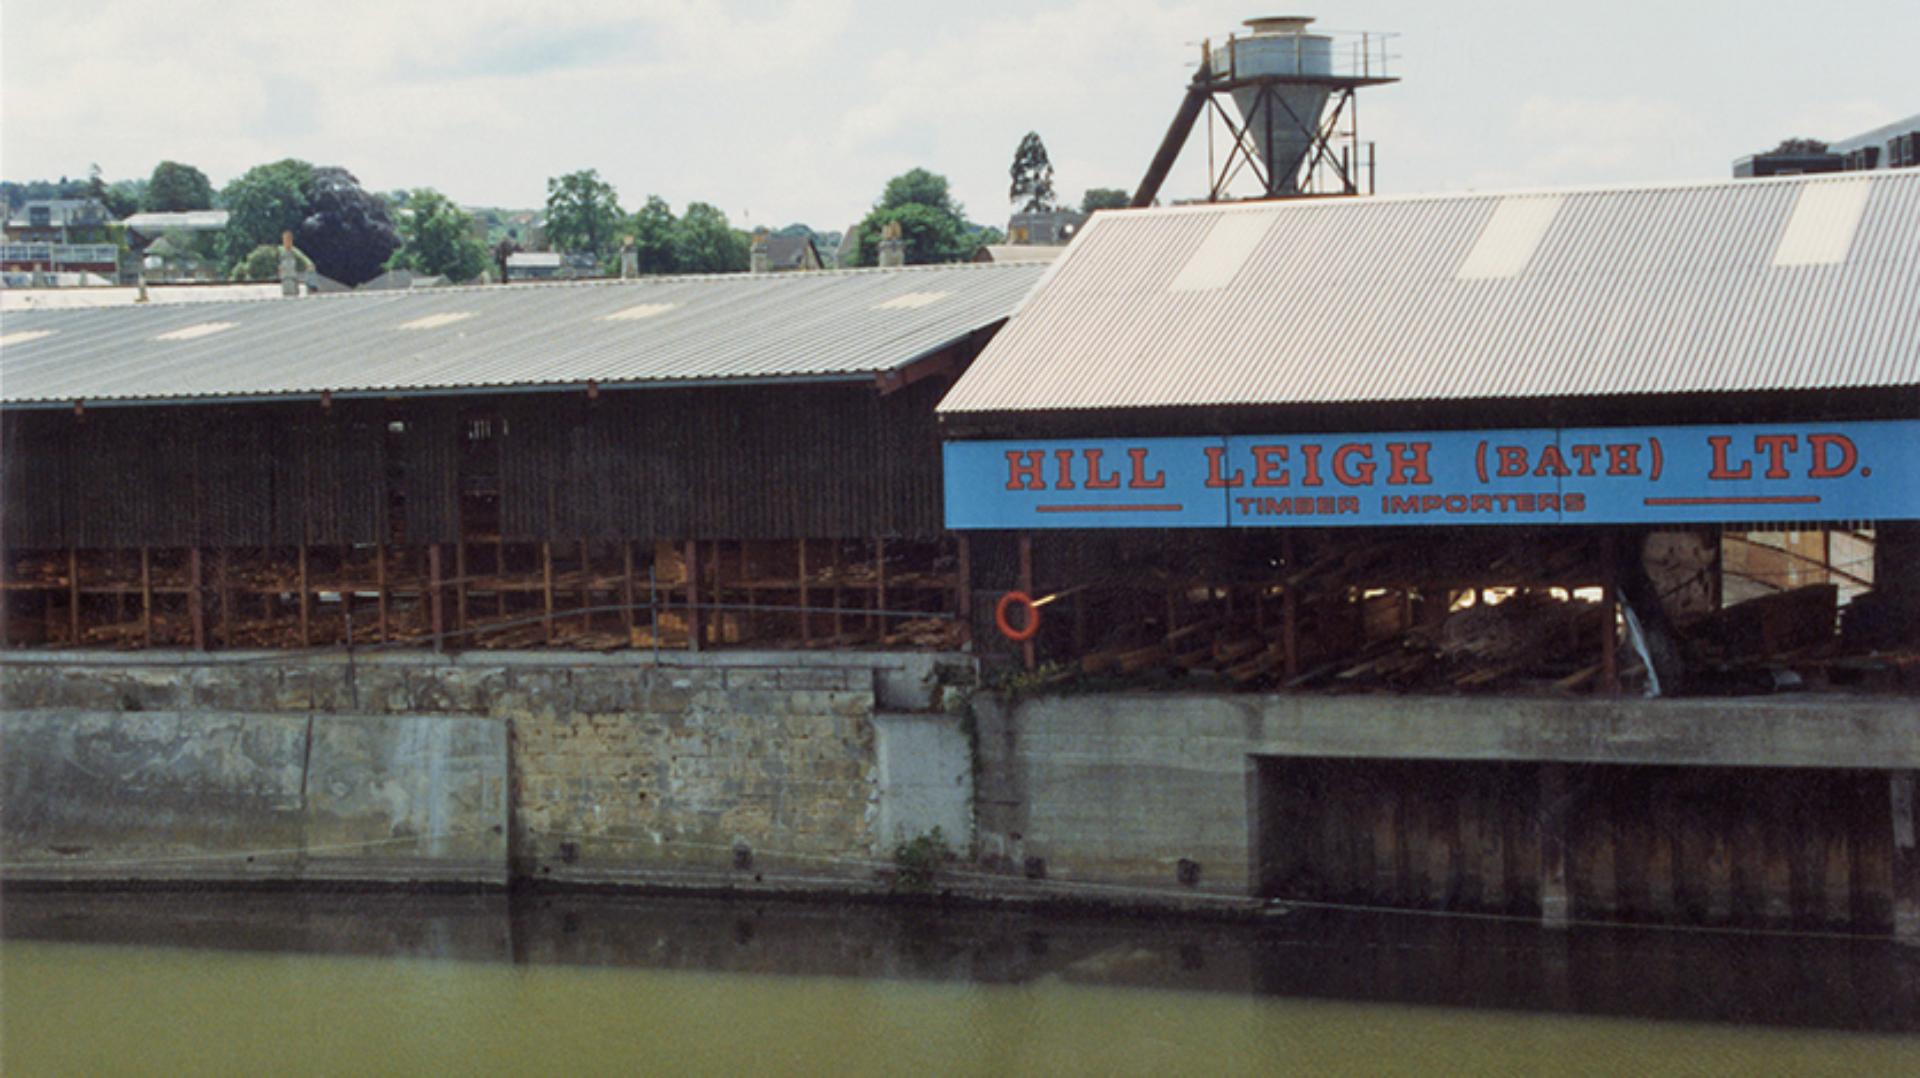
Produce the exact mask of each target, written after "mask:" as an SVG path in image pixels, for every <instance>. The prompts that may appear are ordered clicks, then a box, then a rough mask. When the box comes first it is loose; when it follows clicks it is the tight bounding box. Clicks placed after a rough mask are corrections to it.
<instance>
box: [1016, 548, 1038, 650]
mask: <svg viewBox="0 0 1920 1078" xmlns="http://www.w3.org/2000/svg"><path fill="white" fill-rule="evenodd" d="M1020 591H1021V592H1022V593H1023V594H1025V595H1027V596H1028V597H1029V598H1031V597H1032V595H1033V535H1032V534H1031V533H1029V532H1021V533H1020ZM1036 616H1037V615H1036ZM1020 661H1021V662H1022V663H1024V664H1025V665H1026V668H1027V671H1028V672H1029V673H1031V672H1032V671H1033V670H1034V669H1035V668H1036V667H1037V666H1038V665H1039V664H1038V662H1037V656H1036V655H1035V653H1034V647H1033V638H1032V637H1028V638H1027V639H1026V640H1025V641H1023V642H1022V643H1021V645H1020Z"/></svg>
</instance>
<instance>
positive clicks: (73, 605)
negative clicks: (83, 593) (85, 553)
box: [67, 547, 80, 647]
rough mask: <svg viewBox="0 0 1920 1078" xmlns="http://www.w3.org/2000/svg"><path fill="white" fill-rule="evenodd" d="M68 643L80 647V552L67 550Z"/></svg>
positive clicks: (70, 548) (71, 549) (71, 548)
mask: <svg viewBox="0 0 1920 1078" xmlns="http://www.w3.org/2000/svg"><path fill="white" fill-rule="evenodd" d="M67 643H69V644H72V645H73V646H74V647H79V646H80V552H79V551H78V550H75V549H74V548H73V547H68V548H67Z"/></svg>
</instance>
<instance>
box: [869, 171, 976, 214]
mask: <svg viewBox="0 0 1920 1078" xmlns="http://www.w3.org/2000/svg"><path fill="white" fill-rule="evenodd" d="M909 205H917V206H928V207H931V208H933V209H936V210H939V211H940V212H942V213H945V214H949V215H951V216H952V217H953V218H955V219H956V220H958V219H960V218H962V217H964V216H965V215H966V211H965V210H964V209H962V208H961V206H960V204H959V203H958V202H955V201H954V200H953V193H952V191H951V190H949V187H948V184H947V178H946V177H945V176H942V175H940V174H939V173H937V172H928V171H927V170H926V169H924V168H915V169H909V170H907V171H906V172H902V173H901V174H900V175H898V176H895V177H894V178H893V179H891V180H888V181H887V187H886V190H884V191H882V192H881V193H880V201H879V202H877V203H875V204H874V208H875V209H881V210H892V209H898V208H900V207H901V206H909Z"/></svg>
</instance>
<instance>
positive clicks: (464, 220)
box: [387, 187, 488, 281]
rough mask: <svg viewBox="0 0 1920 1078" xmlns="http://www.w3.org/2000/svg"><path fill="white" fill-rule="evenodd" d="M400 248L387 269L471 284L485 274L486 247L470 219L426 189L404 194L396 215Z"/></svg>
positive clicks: (449, 202) (432, 191) (463, 211)
mask: <svg viewBox="0 0 1920 1078" xmlns="http://www.w3.org/2000/svg"><path fill="white" fill-rule="evenodd" d="M399 225H400V238H401V240H402V246H401V248H400V250H398V251H396V252H395V253H394V255H393V257H392V258H391V259H389V260H388V261H387V266H388V267H389V268H391V269H410V270H415V271H417V272H420V273H431V274H435V275H438V276H441V277H445V278H447V279H448V280H450V281H471V280H473V279H474V278H475V277H478V276H480V275H481V274H482V273H484V272H486V269H487V259H488V256H487V248H486V245H485V244H483V243H481V242H480V239H479V237H477V236H476V235H474V230H473V217H472V215H470V214H468V213H467V212H466V211H465V210H463V209H461V208H460V207H458V206H456V205H454V204H453V202H452V201H451V200H450V199H448V198H447V196H445V195H443V194H441V193H440V192H438V191H435V190H433V189H432V188H430V187H422V188H420V189H418V190H415V191H410V192H407V200H406V209H405V210H403V211H402V212H401V214H400V221H399Z"/></svg>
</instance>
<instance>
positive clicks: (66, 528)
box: [0, 404, 453, 549]
mask: <svg viewBox="0 0 1920 1078" xmlns="http://www.w3.org/2000/svg"><path fill="white" fill-rule="evenodd" d="M379 408H380V406H378V405H371V404H368V405H361V406H359V407H357V408H355V407H351V406H347V405H340V406H336V408H335V409H334V413H333V414H332V415H327V416H323V415H321V414H320V413H319V409H317V408H300V409H297V410H296V409H291V408H285V407H272V406H268V407H256V408H250V409H246V410H235V409H224V408H201V409H141V410H139V411H124V412H123V411H113V412H103V413H91V414H88V415H87V416H86V417H85V418H78V417H75V416H74V415H73V414H72V413H70V412H24V413H7V414H5V415H4V416H0V432H4V440H5V453H6V456H5V458H4V459H3V460H0V476H4V480H5V503H4V512H0V539H3V540H4V542H5V544H6V545H7V546H10V547H20V548H35V547H37V548H46V547H66V546H75V547H88V548H106V549H112V548H131V547H137V546H188V545H195V544H197V545H201V546H212V547H241V546H276V545H292V544H295V543H298V542H300V541H301V539H302V537H303V535H304V536H305V537H306V539H307V540H308V541H310V542H313V543H372V542H377V541H379V540H380V539H382V538H383V537H387V536H388V530H387V524H388V482H387V460H386V454H385V441H384V437H383V431H384V427H383V425H382V423H381V422H380V419H379V416H378V415H377V412H378V411H379ZM452 535H453V533H451V532H447V533H444V534H442V535H440V536H438V537H439V538H442V539H446V538H451V537H452Z"/></svg>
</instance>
